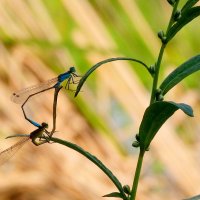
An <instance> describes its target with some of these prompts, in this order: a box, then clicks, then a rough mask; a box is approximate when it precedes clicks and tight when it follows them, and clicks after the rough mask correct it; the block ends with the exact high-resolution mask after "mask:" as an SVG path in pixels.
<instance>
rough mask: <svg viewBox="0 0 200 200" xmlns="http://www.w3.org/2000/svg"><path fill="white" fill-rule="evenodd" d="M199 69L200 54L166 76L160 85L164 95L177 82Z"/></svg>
mask: <svg viewBox="0 0 200 200" xmlns="http://www.w3.org/2000/svg"><path fill="white" fill-rule="evenodd" d="M198 70H200V55H197V56H194V57H192V58H190V59H189V60H188V61H186V62H185V63H183V64H182V65H180V66H179V67H177V68H176V69H175V70H174V71H173V72H172V73H170V74H169V75H168V76H167V77H166V78H165V80H164V81H163V82H162V83H161V85H160V89H161V90H162V95H165V94H166V93H167V92H168V91H169V90H170V89H171V88H173V87H174V86H175V85H176V84H178V83H179V82H180V81H182V80H183V79H184V78H186V77H187V76H189V75H191V74H192V73H194V72H196V71H198Z"/></svg>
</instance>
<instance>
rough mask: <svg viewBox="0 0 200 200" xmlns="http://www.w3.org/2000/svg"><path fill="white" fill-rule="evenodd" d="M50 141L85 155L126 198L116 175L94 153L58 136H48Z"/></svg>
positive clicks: (125, 199) (124, 199) (124, 197)
mask: <svg viewBox="0 0 200 200" xmlns="http://www.w3.org/2000/svg"><path fill="white" fill-rule="evenodd" d="M50 141H53V142H55V143H59V144H62V145H64V146H67V147H69V148H71V149H73V150H75V151H77V152H78V153H80V154H82V155H83V156H85V157H86V158H88V159H89V160H90V161H92V162H93V163H94V164H95V165H96V166H97V167H99V168H100V169H101V170H102V171H103V172H104V173H105V174H106V175H107V176H108V177H109V179H110V180H111V181H112V182H113V183H114V185H115V186H116V187H117V189H118V190H119V192H120V194H121V196H122V198H123V200H127V197H126V195H125V193H124V191H123V187H122V185H121V183H120V182H119V180H118V179H117V177H116V176H114V174H113V173H112V172H111V171H110V170H109V169H108V168H107V167H106V166H105V165H104V164H103V163H102V162H101V161H100V160H99V159H98V158H96V157H95V156H94V155H92V154H91V153H89V152H88V151H85V150H84V149H83V148H81V147H80V146H78V145H76V144H73V143H71V142H68V141H66V140H61V139H59V138H55V137H50Z"/></svg>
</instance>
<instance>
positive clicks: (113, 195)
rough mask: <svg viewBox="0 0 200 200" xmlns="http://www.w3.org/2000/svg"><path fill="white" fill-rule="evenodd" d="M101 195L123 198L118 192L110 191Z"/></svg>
mask: <svg viewBox="0 0 200 200" xmlns="http://www.w3.org/2000/svg"><path fill="white" fill-rule="evenodd" d="M103 197H117V198H120V199H123V197H122V195H121V194H120V193H119V192H112V193H110V194H106V195H104V196H103Z"/></svg>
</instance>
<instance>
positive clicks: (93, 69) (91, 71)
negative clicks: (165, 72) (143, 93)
mask: <svg viewBox="0 0 200 200" xmlns="http://www.w3.org/2000/svg"><path fill="white" fill-rule="evenodd" d="M119 60H128V61H132V62H136V63H139V64H141V65H142V66H143V67H145V68H146V69H147V70H148V72H149V73H150V74H151V73H152V72H151V69H150V68H149V67H148V66H147V65H146V64H145V63H143V62H142V61H140V60H137V59H135V58H127V57H117V58H108V59H106V60H102V61H100V62H98V63H96V64H95V65H93V66H92V67H91V68H90V69H89V70H88V71H87V72H86V73H85V74H84V76H83V77H82V78H81V80H80V81H79V83H78V86H77V89H76V92H75V95H74V97H76V96H77V95H78V93H79V92H80V90H81V88H82V86H83V84H84V83H85V81H86V80H87V78H88V77H89V76H90V75H91V74H92V73H93V72H94V71H95V70H96V69H97V68H99V67H100V66H101V65H104V64H106V63H109V62H113V61H119Z"/></svg>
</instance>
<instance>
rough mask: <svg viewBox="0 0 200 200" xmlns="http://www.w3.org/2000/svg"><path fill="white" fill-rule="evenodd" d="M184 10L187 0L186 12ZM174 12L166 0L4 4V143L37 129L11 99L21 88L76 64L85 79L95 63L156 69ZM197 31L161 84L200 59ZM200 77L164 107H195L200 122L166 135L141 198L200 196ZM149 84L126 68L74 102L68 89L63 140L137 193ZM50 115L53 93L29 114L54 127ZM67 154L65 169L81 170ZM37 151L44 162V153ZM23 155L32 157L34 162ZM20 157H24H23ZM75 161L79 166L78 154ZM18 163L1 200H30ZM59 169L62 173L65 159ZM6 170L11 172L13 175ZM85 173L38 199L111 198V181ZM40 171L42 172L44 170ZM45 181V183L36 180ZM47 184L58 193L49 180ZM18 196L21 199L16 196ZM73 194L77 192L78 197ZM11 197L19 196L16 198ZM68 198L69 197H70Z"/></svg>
mask: <svg viewBox="0 0 200 200" xmlns="http://www.w3.org/2000/svg"><path fill="white" fill-rule="evenodd" d="M185 2H186V0H185V1H184V0H182V1H181V3H180V5H183V4H184V3H185ZM171 10H172V7H171V6H170V5H169V4H168V3H167V1H165V0H164V1H163V0H150V1H146V0H135V1H134V0H101V1H99V0H58V1H56V0H51V1H50V0H18V1H14V0H2V1H1V2H0V40H1V43H0V82H1V86H0V87H1V88H0V90H1V92H2V94H1V100H0V119H1V122H2V123H1V124H2V125H1V126H2V127H1V133H2V138H3V137H4V136H5V135H9V134H11V133H22V132H23V133H28V132H30V131H32V129H33V127H31V125H30V124H28V123H27V122H26V121H25V120H24V119H23V116H22V112H21V110H20V106H19V105H14V104H13V103H12V102H10V100H9V95H10V94H12V92H13V91H15V90H19V89H21V88H23V87H27V86H29V85H31V84H36V83H38V82H41V81H44V80H47V79H50V78H53V76H57V75H58V74H60V73H63V72H64V71H67V70H68V68H69V67H70V66H75V67H76V69H77V73H78V74H80V75H83V74H84V73H85V72H86V71H87V70H88V69H89V68H90V67H91V66H92V65H94V64H95V63H97V62H99V61H101V60H103V59H107V58H109V57H121V56H125V57H133V58H136V59H140V60H142V61H143V62H145V63H146V64H147V65H152V64H154V63H155V61H156V57H157V55H158V53H159V48H160V46H161V43H160V41H159V39H158V38H157V32H158V31H160V30H165V29H166V26H167V23H168V20H169V17H170V14H171ZM199 33H200V26H199V18H198V19H196V20H195V21H193V22H192V23H191V24H189V25H188V26H187V27H185V28H184V29H183V30H182V31H181V32H180V33H178V34H177V36H176V37H175V38H174V39H173V40H172V41H171V42H170V44H169V45H168V47H167V49H166V52H165V55H164V59H163V63H162V68H161V77H160V81H161V80H162V79H163V77H164V76H166V75H167V74H168V73H169V72H170V71H171V70H172V69H174V68H175V67H176V66H179V65H180V64H181V63H183V62H184V61H185V60H187V59H189V58H190V57H192V56H194V55H196V54H198V53H199V46H200V41H199ZM198 77H199V73H196V74H195V75H192V76H191V77H188V78H187V80H185V81H184V82H183V83H181V84H180V85H178V86H177V87H176V88H174V89H173V90H172V91H171V92H169V94H168V95H167V96H166V100H173V101H176V102H183V103H188V104H190V105H191V106H192V107H193V108H194V110H195V118H194V119H188V118H186V117H185V116H183V115H182V114H181V113H177V114H176V116H175V117H173V118H172V119H171V120H170V121H169V123H168V124H167V125H166V126H164V127H163V128H162V130H161V132H160V133H159V135H158V136H157V137H156V139H155V142H154V143H153V144H152V147H151V151H150V153H149V154H147V156H146V161H145V163H144V167H143V175H142V180H141V184H142V185H143V187H140V186H139V188H140V189H139V197H140V198H141V199H155V200H156V199H180V198H183V197H186V196H191V195H193V194H196V193H198V192H199V191H200V187H199V185H200V175H199V173H198V170H199V166H200V164H199V155H198V150H199V123H198V122H199V119H200V114H199V87H200V85H199V78H198ZM151 84H152V79H151V77H150V76H149V75H148V74H147V73H146V70H145V69H143V68H142V67H140V66H139V65H138V64H134V63H130V62H127V61H119V62H114V63H110V64H106V65H105V66H104V67H101V68H100V69H98V70H97V71H96V73H93V75H92V76H91V77H90V78H89V79H88V81H87V83H86V84H85V85H84V87H83V89H82V92H81V93H80V94H79V96H78V97H77V98H75V99H74V97H73V92H69V91H65V90H63V91H62V94H61V97H60V99H59V108H58V124H57V129H58V131H59V132H58V134H59V135H57V136H58V137H64V138H65V139H68V140H72V141H74V142H76V143H78V144H80V145H81V146H83V147H85V148H86V149H87V150H90V151H92V152H93V153H94V154H95V155H98V156H100V158H102V159H103V161H104V162H106V163H108V165H109V166H110V168H112V169H114V170H115V172H116V173H117V174H118V175H119V177H120V178H121V179H122V181H123V183H124V184H130V185H131V181H132V176H133V172H134V168H135V162H136V159H137V155H138V150H137V149H133V148H132V146H131V144H132V142H133V141H134V136H135V134H136V133H137V131H138V127H139V124H140V121H141V119H142V116H143V113H144V110H145V108H146V107H147V106H148V103H149V98H150V93H149V92H150V91H151ZM38 99H39V100H38ZM51 109H52V94H47V95H44V96H43V95H40V97H39V98H36V99H34V101H33V102H31V103H30V105H28V106H27V113H28V115H29V116H31V118H34V119H37V120H38V121H41V122H42V121H47V122H48V123H49V124H51V116H52V110H51ZM66 133H68V134H66ZM45 147H46V148H48V147H47V146H45V145H44V147H41V148H42V150H43V151H44V152H45V153H46V154H47V155H48V156H49V154H48V151H50V150H47V149H46V148H45ZM32 148H34V147H32ZM50 149H51V151H52V152H51V154H53V155H54V153H55V151H56V149H54V148H53V147H52V146H51V147H50ZM32 151H33V150H31V149H28V150H27V151H26V153H27V152H28V153H29V154H28V153H27V154H28V155H29V156H30V155H32V154H33V152H32ZM59 152H62V154H63V157H62V159H63V160H64V159H68V160H67V161H66V162H67V163H68V162H70V164H69V165H72V166H73V165H77V169H78V170H80V169H79V168H78V167H80V166H81V165H83V164H85V162H87V161H86V160H83V161H80V162H81V165H80V163H77V160H76V162H75V161H74V160H73V158H74V154H72V155H69V154H65V149H62V150H59ZM23 153H24V152H23ZM37 153H38V154H39V150H38V151H37ZM20 155H22V158H24V157H25V158H27V155H26V154H20ZM23 155H24V157H23ZM29 156H28V157H29ZM76 156H77V155H76ZM17 157H18V159H19V160H20V159H22V158H20V156H18V155H17ZM44 157H45V158H46V160H44V161H43V162H44V163H43V165H42V164H41V168H44V165H45V166H48V164H49V163H48V162H53V161H52V159H55V158H52V157H50V158H49V160H48V158H47V156H44ZM56 157H59V156H58V155H57V156H56ZM66 157H67V158H66ZM69 157H72V158H69ZM18 159H17V158H16V160H18ZM77 159H78V160H79V159H81V158H80V157H79V156H78V157H77ZM47 160H48V161H47ZM10 162H11V163H9V164H7V166H9V167H10V166H11V169H10V168H9V169H10V170H8V171H9V172H6V173H5V172H4V171H2V174H3V175H2V176H3V177H4V178H6V177H7V176H8V174H9V177H10V179H9V180H10V181H9V182H8V184H7V187H5V184H3V182H2V183H1V184H2V186H0V187H1V189H0V192H1V191H2V192H1V195H2V199H23V198H25V199H29V197H27V196H26V190H22V191H21V190H20V189H19V186H20V184H19V185H17V184H14V183H13V180H14V179H15V178H13V177H15V176H17V175H16V174H17V173H19V172H20V173H21V174H20V177H24V174H23V169H24V168H25V167H24V163H21V162H19V163H18V165H17V167H12V166H13V163H15V162H14V161H10ZM54 162H57V163H58V164H57V165H58V166H59V163H60V162H59V160H55V161H54ZM74 162H75V164H74ZM27 163H29V161H27ZM47 163H48V164H47ZM27 165H28V164H27ZM58 166H56V167H55V166H54V167H52V168H51V167H50V168H51V170H50V169H49V170H50V171H49V172H48V173H47V174H48V176H52V180H53V179H55V178H53V176H55V173H54V174H53V172H54V171H55V169H56V173H58V171H59V170H60V168H59V167H60V166H59V167H58ZM2 167H3V166H2ZM65 167H66V168H64V167H63V168H62V170H63V171H62V172H63V174H65V173H67V172H68V173H69V174H68V173H67V174H65V176H69V177H70V176H71V175H72V174H76V172H72V171H70V170H72V169H73V167H72V168H70V167H69V166H68V165H67V164H66V166H65ZM7 168H8V167H5V169H6V170H7ZM12 168H14V169H13V170H12ZM16 168H17V169H18V170H16ZM28 168H31V166H29V167H28ZM93 168H95V167H94V166H93V165H91V166H90V164H89V169H91V170H93ZM3 169H4V168H3ZM5 169H4V170H5ZM39 169H40V168H39ZM74 169H75V168H74ZM30 170H31V169H30ZM65 170H67V172H66V171H65ZM95 170H96V171H95V172H94V173H97V172H98V173H99V171H98V170H97V169H96V168H95ZM76 171H77V170H76ZM86 171H87V170H86V168H83V174H84V175H83V176H81V174H78V175H77V176H76V178H74V176H75V175H74V176H71V177H70V179H69V180H70V181H71V180H74V182H73V185H70V184H69V182H67V181H66V182H65V181H63V180H60V178H57V179H56V180H57V182H56V183H54V184H57V187H56V188H57V190H56V191H57V193H56V192H52V195H50V196H48V195H49V191H51V190H50V189H49V188H48V189H47V188H46V186H44V187H41V188H43V189H42V190H41V191H43V195H44V197H43V196H41V194H40V193H39V192H38V193H37V192H35V193H34V195H32V198H30V199H39V198H43V199H44V198H49V199H86V198H87V199H98V198H99V199H101V198H100V196H102V195H104V192H105V193H106V192H107V191H108V192H110V190H113V186H112V184H111V183H109V182H108V185H106V186H105V185H104V184H105V182H106V181H108V180H107V179H106V178H105V180H104V179H103V180H101V179H100V180H99V178H100V177H101V176H100V177H99V176H98V177H96V178H95V177H93V179H92V181H91V183H92V184H88V183H87V181H83V180H82V182H81V178H80V177H85V179H86V180H87V179H89V180H90V178H91V176H92V173H89V172H90V170H89V172H88V173H86ZM7 173H8V174H7ZM34 173H36V174H38V173H42V172H41V171H40V170H36V172H34ZM85 173H86V174H85ZM40 176H41V175H38V180H40V179H39V177H40ZM62 176H64V175H62ZM57 177H58V176H57ZM30 180H32V179H31V178H30ZM40 181H41V180H40ZM77 181H78V183H80V182H81V184H80V185H79V184H78V183H77ZM12 183H13V184H12ZM45 183H46V182H45ZM47 183H48V184H49V185H51V184H50V183H49V181H47ZM9 184H11V185H9ZM35 184H36V183H35ZM22 185H25V186H26V187H28V190H27V191H29V192H30V188H31V186H27V183H26V181H24V183H23V184H22ZM36 185H37V184H36ZM44 185H45V184H44ZM69 185H70V187H69ZM86 185H87V187H86ZM95 185H96V186H98V189H97V187H95ZM3 186H4V187H3ZM83 186H84V187H86V188H85V190H86V191H88V193H87V194H86V193H83V192H82V191H81V187H83ZM29 187H30V188H29ZM37 187H39V185H37V186H36V188H37ZM49 187H50V186H49ZM52 187H53V183H52ZM12 188H15V190H16V191H18V190H19V191H20V192H18V193H16V192H14V190H13V189H12ZM16 188H17V189H16ZM63 188H65V190H63ZM67 188H68V189H67ZM74 188H76V190H75V189H74ZM11 189H12V190H11ZM72 189H74V190H75V191H76V192H71V193H70V192H69V191H72ZM11 191H12V192H11ZM41 191H40V192H41ZM44 191H45V192H44ZM81 192H82V193H81ZM10 193H13V195H15V197H14V198H12V197H10V196H11V195H10V196H9V194H10ZM66 193H68V194H69V193H70V195H68V196H67V195H66ZM75 194H76V195H75ZM23 195H25V197H24V196H23ZM37 195H38V196H37ZM45 195H46V196H45ZM59 195H60V196H59ZM84 195H85V196H84ZM39 196H40V197H39ZM4 197H5V198H4ZM83 197H84V198H83ZM138 199H139V198H138Z"/></svg>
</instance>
